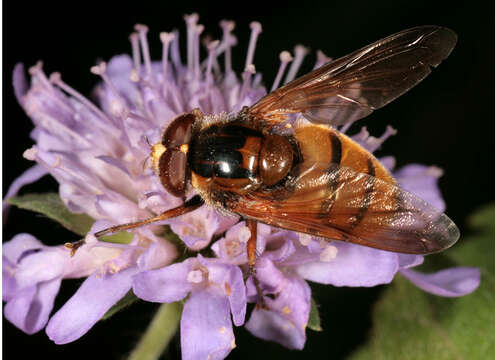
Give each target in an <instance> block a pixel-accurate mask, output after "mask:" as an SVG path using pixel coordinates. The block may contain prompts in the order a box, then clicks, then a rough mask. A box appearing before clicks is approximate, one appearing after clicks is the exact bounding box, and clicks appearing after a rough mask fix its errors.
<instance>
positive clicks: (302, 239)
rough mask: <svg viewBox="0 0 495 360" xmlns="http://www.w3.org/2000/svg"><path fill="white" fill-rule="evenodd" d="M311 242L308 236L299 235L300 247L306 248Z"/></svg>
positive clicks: (311, 238) (310, 237)
mask: <svg viewBox="0 0 495 360" xmlns="http://www.w3.org/2000/svg"><path fill="white" fill-rule="evenodd" d="M311 240H313V237H312V236H311V235H309V234H302V233H301V234H299V243H300V244H301V245H302V246H308V245H309V244H310V243H311Z"/></svg>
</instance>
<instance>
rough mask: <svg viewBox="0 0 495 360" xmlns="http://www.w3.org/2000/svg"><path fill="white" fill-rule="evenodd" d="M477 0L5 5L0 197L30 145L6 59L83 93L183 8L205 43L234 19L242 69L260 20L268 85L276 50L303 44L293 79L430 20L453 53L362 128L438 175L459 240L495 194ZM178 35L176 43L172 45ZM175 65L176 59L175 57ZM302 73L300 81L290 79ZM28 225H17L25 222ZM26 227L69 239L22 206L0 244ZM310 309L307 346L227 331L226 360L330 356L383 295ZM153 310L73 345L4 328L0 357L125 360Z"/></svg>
mask: <svg viewBox="0 0 495 360" xmlns="http://www.w3.org/2000/svg"><path fill="white" fill-rule="evenodd" d="M482 4H483V3H482V2H479V3H477V2H474V1H469V2H455V1H454V2H452V1H451V2H446V1H445V2H444V1H442V2H431V1H397V0H389V1H362V2H356V1H328V0H327V1H319V2H309V1H300V2H289V3H287V2H284V3H282V4H278V5H277V4H276V3H270V2H268V1H264V2H253V1H249V2H240V1H231V2H229V3H216V2H212V1H203V2H198V3H197V4H189V3H187V2H184V1H183V2H170V1H168V2H167V1H153V2H146V1H138V2H132V3H130V4H129V3H125V2H113V3H112V2H108V3H107V2H104V1H99V2H91V1H79V2H68V1H66V2H60V3H54V2H37V3H29V4H27V3H25V2H21V1H8V2H7V1H6V2H4V19H3V26H4V28H3V30H4V39H3V40H4V43H3V44H4V48H3V53H4V63H3V64H4V68H3V79H4V88H3V105H4V107H3V139H2V140H3V143H2V146H3V164H4V165H3V191H4V193H5V191H6V190H7V189H8V186H9V184H10V183H11V182H12V181H13V180H14V179H15V178H16V177H17V176H19V175H20V174H21V173H22V172H23V171H24V170H25V169H27V168H28V167H29V166H31V165H32V164H31V163H30V162H29V161H27V160H25V159H24V158H23V157H22V153H23V151H24V150H25V149H27V148H28V147H30V146H31V145H32V142H31V140H30V139H29V132H30V130H31V129H32V125H31V122H30V120H29V119H28V117H27V116H26V115H25V114H24V112H23V111H22V109H21V108H20V107H19V106H18V105H17V103H16V101H15V98H14V95H13V91H12V87H11V73H12V69H13V67H14V65H15V63H16V62H24V63H25V64H26V65H27V66H31V65H33V64H34V63H35V62H36V61H37V60H39V59H41V60H43V61H44V64H45V71H46V72H47V73H51V72H52V71H60V72H61V73H62V75H63V78H64V80H65V81H66V82H67V83H69V84H70V85H72V86H73V87H75V88H76V89H78V90H79V91H80V92H81V93H83V94H89V92H90V90H91V88H92V87H93V86H94V85H95V83H96V82H97V81H98V78H97V77H96V76H94V75H92V74H90V72H89V68H90V66H92V65H94V64H95V63H96V61H97V60H99V59H103V60H108V59H109V58H110V57H111V56H113V55H115V54H119V53H123V52H127V53H129V52H130V44H129V42H128V35H129V34H130V33H131V32H132V31H133V25H134V24H135V23H144V24H147V25H149V26H150V32H149V36H148V39H149V41H150V44H151V53H152V57H153V58H155V59H158V58H159V57H160V56H161V44H160V41H159V37H158V34H159V32H160V31H170V30H172V29H173V28H176V27H178V28H179V29H180V30H181V31H184V29H185V26H184V22H183V20H182V16H183V14H186V13H191V12H193V11H196V12H198V13H199V15H200V23H202V24H204V25H205V27H206V30H205V32H204V33H203V34H205V33H209V34H211V35H212V36H213V37H214V38H219V37H220V36H221V31H220V28H219V27H218V26H217V24H218V22H219V21H220V20H221V19H224V18H226V19H233V20H235V21H236V23H237V26H236V30H235V35H236V36H237V37H238V40H239V44H238V46H237V47H236V48H235V49H234V52H233V61H234V66H235V69H236V71H237V72H239V71H240V70H242V67H243V66H244V61H245V54H246V49H247V45H248V40H249V33H250V30H249V22H251V21H253V20H257V21H260V22H261V23H262V25H263V33H262V35H261V36H260V39H259V42H258V47H257V50H256V55H255V60H254V63H255V65H256V69H257V71H259V72H261V73H262V74H263V76H264V80H265V84H266V85H267V87H268V88H269V87H270V86H271V83H272V81H273V79H274V77H275V74H276V71H277V69H278V65H279V60H278V54H279V53H280V51H282V50H292V48H293V46H294V45H295V44H298V43H302V44H304V45H306V46H308V47H310V48H311V49H312V50H313V53H312V54H311V55H310V56H309V57H308V58H307V59H306V61H305V63H304V66H303V68H302V70H303V71H302V72H306V71H308V70H310V69H311V67H312V65H313V64H314V59H315V53H314V52H315V51H316V50H317V49H321V50H323V51H324V52H325V53H326V54H327V55H329V56H332V57H334V58H335V57H339V56H342V55H345V54H347V53H349V52H351V51H353V50H355V49H357V48H359V47H361V46H364V45H366V44H368V43H371V42H373V41H375V40H378V39H380V38H382V37H385V36H387V35H390V34H392V33H394V32H397V31H400V30H403V29H406V28H408V27H413V26H416V25H426V24H434V25H442V26H447V27H450V28H451V29H453V30H454V31H456V32H457V34H458V36H459V41H458V44H457V47H456V48H455V49H454V51H453V53H452V54H451V56H450V57H449V58H448V59H447V60H446V61H445V62H444V63H442V65H441V66H440V67H439V68H437V69H436V70H434V72H433V74H432V76H430V77H429V78H427V79H426V80H425V81H423V82H422V83H421V84H420V85H418V86H417V87H416V88H414V89H413V90H411V91H410V92H409V93H408V94H407V95H405V96H403V97H401V98H400V99H399V100H397V101H395V102H393V103H392V104H390V105H388V106H387V107H385V108H384V109H381V110H379V111H377V112H375V113H374V114H372V115H371V116H370V117H369V118H368V120H367V121H366V122H361V124H366V125H367V126H368V128H369V129H370V130H371V131H372V133H374V134H376V135H379V134H381V132H382V131H383V130H384V129H385V126H386V125H387V124H391V125H392V126H394V127H395V128H397V129H398V130H399V133H398V135H396V136H395V137H393V138H392V139H390V140H389V141H387V142H386V145H385V146H384V148H383V149H382V151H381V152H380V153H379V155H380V154H394V155H396V157H397V161H398V164H399V165H403V164H407V163H411V162H418V163H424V164H434V165H437V166H439V167H441V168H443V169H444V170H445V176H444V177H443V178H442V179H441V181H440V187H441V189H442V192H443V194H444V196H445V199H446V201H447V213H448V215H449V216H450V217H451V218H453V219H454V220H455V221H456V223H458V225H459V226H460V228H461V231H464V232H466V231H467V230H466V226H465V225H466V220H467V218H468V216H469V214H470V213H471V212H472V211H473V210H474V209H476V208H477V207H479V206H480V205H481V204H485V203H487V202H489V201H493V199H494V198H495V196H494V194H495V191H494V186H493V177H492V172H493V169H494V159H493V150H492V148H493V140H492V139H493V132H492V130H493V126H492V122H493V111H494V110H493V109H494V102H495V101H494V94H493V91H492V87H493V83H494V82H493V80H494V79H493V77H494V76H493V68H494V64H495V59H494V56H493V55H494V51H493V46H494V39H493V36H492V35H493V33H494V31H493V23H494V20H495V18H494V17H493V15H491V12H490V11H489V9H486V8H484V5H482ZM182 40H184V37H182ZM183 59H184V57H183ZM300 74H301V73H300ZM56 189H57V187H56V183H55V182H54V181H53V180H51V179H49V178H48V177H46V178H44V179H43V180H42V181H40V182H39V183H38V184H36V185H33V186H30V187H28V188H27V189H26V191H28V192H33V191H40V192H41V191H48V190H52V191H53V190H56ZM26 224H29V225H28V226H26ZM19 232H29V233H32V234H33V235H35V236H37V237H38V238H39V239H41V240H42V241H43V242H45V243H46V244H50V245H54V244H61V243H64V242H66V241H67V240H73V239H74V236H73V235H72V234H70V233H69V232H67V231H65V230H63V229H61V228H60V227H59V226H56V225H54V224H53V223H50V222H49V221H48V220H46V219H43V218H41V217H37V216H34V215H32V214H30V213H28V212H25V211H20V210H17V209H12V211H11V212H10V216H9V219H8V222H7V223H6V226H4V232H3V235H4V239H5V240H8V239H10V238H11V237H12V236H14V235H15V234H17V233H19ZM79 284H80V281H65V282H64V286H63V291H62V293H61V294H60V295H59V297H58V298H57V302H56V307H59V306H61V305H62V304H63V302H64V301H65V300H67V299H68V297H69V296H70V295H71V294H72V293H73V292H74V291H75V289H77V286H78V285H79ZM313 290H314V294H315V298H316V300H317V301H318V302H319V303H320V304H321V311H322V318H323V327H324V328H325V331H324V332H322V333H314V332H312V331H308V341H307V344H306V348H305V350H304V351H303V352H302V353H301V352H296V351H288V350H286V349H284V348H282V347H281V346H279V345H276V344H272V343H267V342H263V341H262V340H259V339H255V338H254V337H252V336H251V335H250V334H249V333H247V331H245V330H243V329H237V330H236V342H237V345H238V347H237V349H235V350H234V351H233V352H232V353H231V355H230V358H232V359H235V358H246V359H247V358H253V357H255V356H259V357H262V358H264V357H268V356H271V357H274V358H282V357H283V358H298V357H301V356H315V357H316V356H322V355H323V356H324V357H325V358H332V359H340V358H344V357H345V356H346V355H348V354H350V353H351V352H352V351H353V349H355V348H356V347H357V346H358V345H359V344H361V343H362V342H364V341H365V339H366V336H367V333H368V330H369V328H370V326H371V323H370V309H371V306H372V304H373V301H374V300H375V299H376V298H377V297H378V296H379V294H380V292H381V291H382V288H380V287H378V288H373V289H364V288H357V289H349V288H342V289H339V288H331V287H323V286H314V287H313ZM154 309H155V305H153V304H148V303H144V302H141V303H138V304H135V305H133V306H132V307H131V308H129V309H127V310H126V311H125V312H123V313H120V314H118V315H116V316H114V317H113V318H111V319H110V320H108V321H106V322H104V323H101V324H98V325H96V326H95V327H94V328H93V329H92V330H91V331H90V332H89V333H88V334H87V335H86V336H84V337H83V338H82V339H80V340H78V341H76V342H75V343H72V344H69V345H64V346H57V345H54V344H53V343H51V342H50V341H49V340H48V339H47V337H46V335H45V334H44V332H43V331H42V332H40V333H39V334H37V335H34V336H28V335H25V334H24V333H22V332H21V331H19V330H17V329H16V328H14V327H13V326H12V325H10V323H8V322H6V321H4V322H3V326H4V328H3V330H4V335H3V345H4V349H3V351H4V357H5V358H6V359H10V358H13V357H14V356H15V357H16V358H20V359H24V358H27V357H28V356H32V355H34V354H37V355H38V356H42V357H47V358H48V357H50V358H51V359H58V358H71V359H75V358H83V357H84V358H87V357H91V356H93V357H96V358H103V357H105V358H107V359H119V358H124V357H125V355H126V354H127V353H128V351H129V350H130V349H132V347H133V344H134V343H135V342H136V341H137V340H138V338H139V336H140V334H141V333H142V332H143V330H144V329H145V328H146V325H147V323H148V321H149V319H150V318H151V317H152V314H153V311H154ZM178 356H179V342H178V340H176V341H175V342H174V343H173V344H172V345H171V346H170V348H169V353H168V356H167V357H166V358H167V359H172V358H177V357H178Z"/></svg>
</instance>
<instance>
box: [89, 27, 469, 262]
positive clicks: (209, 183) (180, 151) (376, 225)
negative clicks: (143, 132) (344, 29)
mask: <svg viewBox="0 0 495 360" xmlns="http://www.w3.org/2000/svg"><path fill="white" fill-rule="evenodd" d="M456 40H457V36H456V34H455V33H454V32H453V31H451V30H449V29H446V28H442V27H437V26H421V27H416V28H412V29H408V30H404V31H401V32H399V33H397V34H394V35H391V36H389V37H387V38H385V39H382V40H380V41H377V42H375V43H373V44H371V45H368V46H366V47H364V48H362V49H360V50H357V51H355V52H353V53H351V54H350V55H347V56H344V57H342V58H340V59H338V60H335V61H332V62H329V63H327V64H325V65H323V66H322V67H320V68H318V69H316V70H314V71H313V72H311V73H309V74H307V75H305V76H302V77H300V78H298V79H296V80H294V81H292V82H290V83H288V84H286V85H284V86H282V87H280V88H279V89H277V90H275V91H274V92H272V93H270V94H268V95H267V96H265V97H264V98H262V99H261V100H259V101H258V102H257V103H256V104H254V105H253V106H251V107H244V108H243V109H242V110H241V111H240V112H238V113H235V114H224V115H203V114H202V113H201V112H200V110H198V109H195V110H193V111H192V112H189V113H185V114H182V115H179V116H178V117H177V118H175V119H174V120H173V121H172V122H171V123H170V125H169V126H168V127H167V128H166V129H165V131H164V132H163V136H162V139H161V142H159V143H157V144H155V145H153V147H152V154H151V157H152V160H153V165H154V168H155V171H156V174H157V176H159V178H160V180H161V183H162V184H163V186H164V188H165V189H166V190H167V191H168V192H169V193H171V194H173V195H175V196H177V197H182V198H183V199H186V192H187V189H188V185H189V184H190V185H192V188H193V189H194V190H195V191H196V193H197V195H194V196H193V197H191V198H190V199H189V200H187V201H184V203H183V204H182V205H181V206H179V207H177V208H174V209H171V210H167V211H165V212H163V213H162V214H159V215H157V216H154V217H151V218H148V219H145V220H142V221H138V222H134V223H128V224H122V225H118V226H113V227H110V228H107V229H105V230H102V231H100V232H98V233H96V234H95V236H97V237H100V236H102V235H105V234H108V233H113V232H116V231H121V230H127V229H132V228H135V227H138V226H142V225H146V224H150V223H153V222H157V221H162V220H165V219H169V218H172V217H176V216H180V215H182V214H185V213H188V212H191V211H193V210H195V209H197V208H199V207H200V206H202V205H203V204H205V203H206V204H207V205H210V206H213V207H214V208H216V209H219V210H221V211H224V212H228V213H232V214H237V215H239V216H241V217H242V218H243V219H245V220H246V223H247V225H248V227H249V229H250V231H251V236H250V239H249V241H248V250H247V251H248V259H249V265H250V267H251V269H252V270H254V266H255V262H256V237H257V231H256V229H257V223H258V222H262V223H265V224H269V225H273V226H276V227H280V228H284V229H288V230H293V231H297V232H301V233H306V234H309V235H313V236H318V237H321V238H325V239H328V240H341V241H350V242H353V243H356V244H359V245H364V246H370V247H374V248H377V249H382V250H388V251H394V252H399V253H409V254H429V253H433V252H437V251H441V250H444V249H446V248H448V247H449V246H451V245H452V244H454V243H455V242H456V241H457V239H458V238H459V230H458V229H457V227H456V226H455V224H454V223H453V222H452V221H451V220H450V219H449V218H448V217H447V216H446V215H445V214H442V213H440V212H439V211H438V210H436V209H435V208H433V207H432V206H430V205H429V204H427V203H426V202H424V201H423V200H421V199H419V198H418V197H416V196H415V195H413V194H411V193H410V192H408V191H406V190H404V189H401V188H400V187H399V186H398V185H397V183H396V181H395V179H394V178H393V177H392V176H391V174H390V173H389V171H388V170H387V169H386V168H385V167H384V166H383V165H382V164H381V163H380V162H379V161H378V160H377V159H376V158H375V157H374V156H373V155H372V154H371V153H370V152H369V151H367V150H365V149H364V148H363V147H362V146H360V145H359V144H357V143H356V142H355V141H353V140H352V139H350V138H349V137H347V136H346V135H344V134H343V133H341V132H339V131H338V130H337V128H338V127H339V126H343V125H346V124H349V123H350V122H352V121H355V120H358V119H360V118H363V117H365V116H367V115H369V114H370V113H371V112H372V111H373V110H375V109H378V108H380V107H382V106H384V105H386V104H388V103H389V102H391V101H392V100H394V99H395V98H397V97H398V96H400V95H402V94H403V93H405V92H406V91H408V90H409V89H410V88H412V87H413V86H414V85H416V84H417V83H418V82H419V81H421V80H422V79H423V78H425V77H426V76H427V75H428V74H429V73H430V72H431V68H432V67H434V66H437V65H438V64H439V63H440V62H441V61H442V60H443V59H445V58H446V57H447V56H448V55H449V54H450V52H451V50H452V49H453V47H454V46H455V43H456ZM297 114H300V115H302V116H303V117H304V118H305V119H307V120H309V121H294V119H293V118H294V117H295V116H297ZM291 119H292V120H291Z"/></svg>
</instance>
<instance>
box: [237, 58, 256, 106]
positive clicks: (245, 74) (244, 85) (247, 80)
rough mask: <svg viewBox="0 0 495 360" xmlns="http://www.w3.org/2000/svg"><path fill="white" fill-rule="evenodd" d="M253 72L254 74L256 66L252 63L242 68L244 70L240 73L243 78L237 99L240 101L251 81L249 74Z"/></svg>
mask: <svg viewBox="0 0 495 360" xmlns="http://www.w3.org/2000/svg"><path fill="white" fill-rule="evenodd" d="M253 74H256V68H255V67H254V65H253V64H249V65H247V66H246V68H245V69H244V72H243V73H242V77H243V78H244V80H243V82H242V86H241V91H240V93H239V99H240V100H241V101H242V98H243V97H244V96H245V95H246V93H247V91H248V88H249V85H250V82H251V76H252V75H253Z"/></svg>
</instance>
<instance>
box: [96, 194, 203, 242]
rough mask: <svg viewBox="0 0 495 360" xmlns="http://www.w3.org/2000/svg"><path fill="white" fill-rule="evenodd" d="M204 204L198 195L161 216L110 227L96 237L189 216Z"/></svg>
mask: <svg viewBox="0 0 495 360" xmlns="http://www.w3.org/2000/svg"><path fill="white" fill-rule="evenodd" d="M203 204H204V201H203V199H202V198H201V197H200V196H199V195H196V196H194V197H192V198H191V199H190V200H188V201H186V202H185V203H184V204H182V205H181V206H178V207H176V208H173V209H170V210H167V211H165V212H163V213H161V214H159V215H156V216H152V217H150V218H147V219H144V220H141V221H136V222H132V223H127V224H120V225H116V226H112V227H109V228H107V229H104V230H101V231H98V232H97V233H95V236H96V237H100V236H104V235H107V234H111V233H114V232H117V231H122V230H129V229H134V228H137V227H140V226H143V225H148V224H151V223H154V222H157V221H162V220H167V219H170V218H174V217H177V216H180V215H184V214H187V213H188V212H191V211H194V210H196V209H197V208H199V207H200V206H201V205H203Z"/></svg>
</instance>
